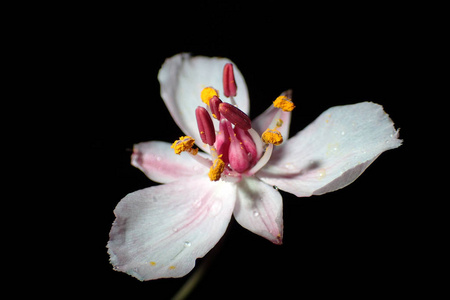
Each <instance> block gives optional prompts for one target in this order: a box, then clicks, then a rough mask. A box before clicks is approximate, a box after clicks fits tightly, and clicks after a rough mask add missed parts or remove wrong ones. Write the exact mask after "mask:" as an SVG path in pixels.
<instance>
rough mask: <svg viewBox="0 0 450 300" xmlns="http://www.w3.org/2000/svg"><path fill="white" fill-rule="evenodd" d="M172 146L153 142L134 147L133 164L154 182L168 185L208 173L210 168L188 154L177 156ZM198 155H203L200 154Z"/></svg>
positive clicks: (183, 153)
mask: <svg viewBox="0 0 450 300" xmlns="http://www.w3.org/2000/svg"><path fill="white" fill-rule="evenodd" d="M170 146H171V144H169V143H166V142H160V141H151V142H145V143H139V144H136V145H134V148H133V154H132V155H131V164H132V165H133V166H135V167H136V168H138V169H140V170H141V171H142V172H144V173H145V175H147V177H148V178H150V179H151V180H153V181H156V182H160V183H168V182H172V181H175V180H179V179H180V178H186V177H190V176H193V175H197V174H205V177H207V175H206V173H208V170H209V168H207V167H205V166H203V165H202V164H200V163H199V162H198V161H196V160H195V159H194V158H193V157H191V155H189V154H188V153H185V152H182V153H180V155H177V154H175V152H174V150H173V149H172V148H170ZM197 155H202V154H201V153H198V154H197Z"/></svg>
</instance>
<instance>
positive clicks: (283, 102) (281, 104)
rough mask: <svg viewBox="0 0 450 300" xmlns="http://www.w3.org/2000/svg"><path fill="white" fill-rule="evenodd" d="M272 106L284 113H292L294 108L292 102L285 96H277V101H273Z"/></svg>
mask: <svg viewBox="0 0 450 300" xmlns="http://www.w3.org/2000/svg"><path fill="white" fill-rule="evenodd" d="M273 106H275V107H277V108H280V109H282V110H284V111H292V110H293V109H294V108H295V105H294V103H293V102H292V100H291V99H289V98H288V97H286V96H279V97H278V98H277V99H275V101H273Z"/></svg>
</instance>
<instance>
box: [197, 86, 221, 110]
mask: <svg viewBox="0 0 450 300" xmlns="http://www.w3.org/2000/svg"><path fill="white" fill-rule="evenodd" d="M214 96H217V97H219V92H218V91H217V90H215V89H214V88H212V87H205V88H204V89H203V90H202V93H201V94H200V98H202V101H203V102H204V103H205V104H206V105H208V106H209V99H211V98H212V97H214Z"/></svg>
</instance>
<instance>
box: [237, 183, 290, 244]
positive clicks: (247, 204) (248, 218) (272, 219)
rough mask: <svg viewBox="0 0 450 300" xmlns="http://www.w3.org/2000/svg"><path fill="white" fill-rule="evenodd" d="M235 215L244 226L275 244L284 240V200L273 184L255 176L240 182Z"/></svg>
mask: <svg viewBox="0 0 450 300" xmlns="http://www.w3.org/2000/svg"><path fill="white" fill-rule="evenodd" d="M237 195H238V197H237V201H236V207H235V208H234V212H233V214H234V217H235V219H236V221H238V223H239V224H241V225H242V227H244V228H246V229H248V230H250V231H251V232H253V233H256V234H258V235H260V236H262V237H265V238H266V239H268V240H269V241H271V242H272V243H275V244H281V243H282V240H283V201H282V197H281V195H280V193H279V192H278V191H277V190H275V189H274V188H273V187H272V186H269V185H267V184H265V183H264V182H262V181H260V180H259V179H257V178H255V177H247V178H245V179H243V180H242V181H241V182H239V183H238V193H237Z"/></svg>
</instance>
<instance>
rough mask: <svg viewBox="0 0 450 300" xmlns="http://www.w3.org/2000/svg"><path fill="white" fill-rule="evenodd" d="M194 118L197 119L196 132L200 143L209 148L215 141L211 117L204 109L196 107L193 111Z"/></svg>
mask: <svg viewBox="0 0 450 300" xmlns="http://www.w3.org/2000/svg"><path fill="white" fill-rule="evenodd" d="M195 116H196V118H197V126H198V131H199V132H200V137H201V139H202V142H203V143H205V144H208V145H210V146H212V145H214V142H215V141H216V131H215V130H214V124H213V122H212V119H211V116H210V115H209V113H208V111H207V110H206V109H205V108H204V107H201V106H199V107H197V109H196V110H195Z"/></svg>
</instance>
